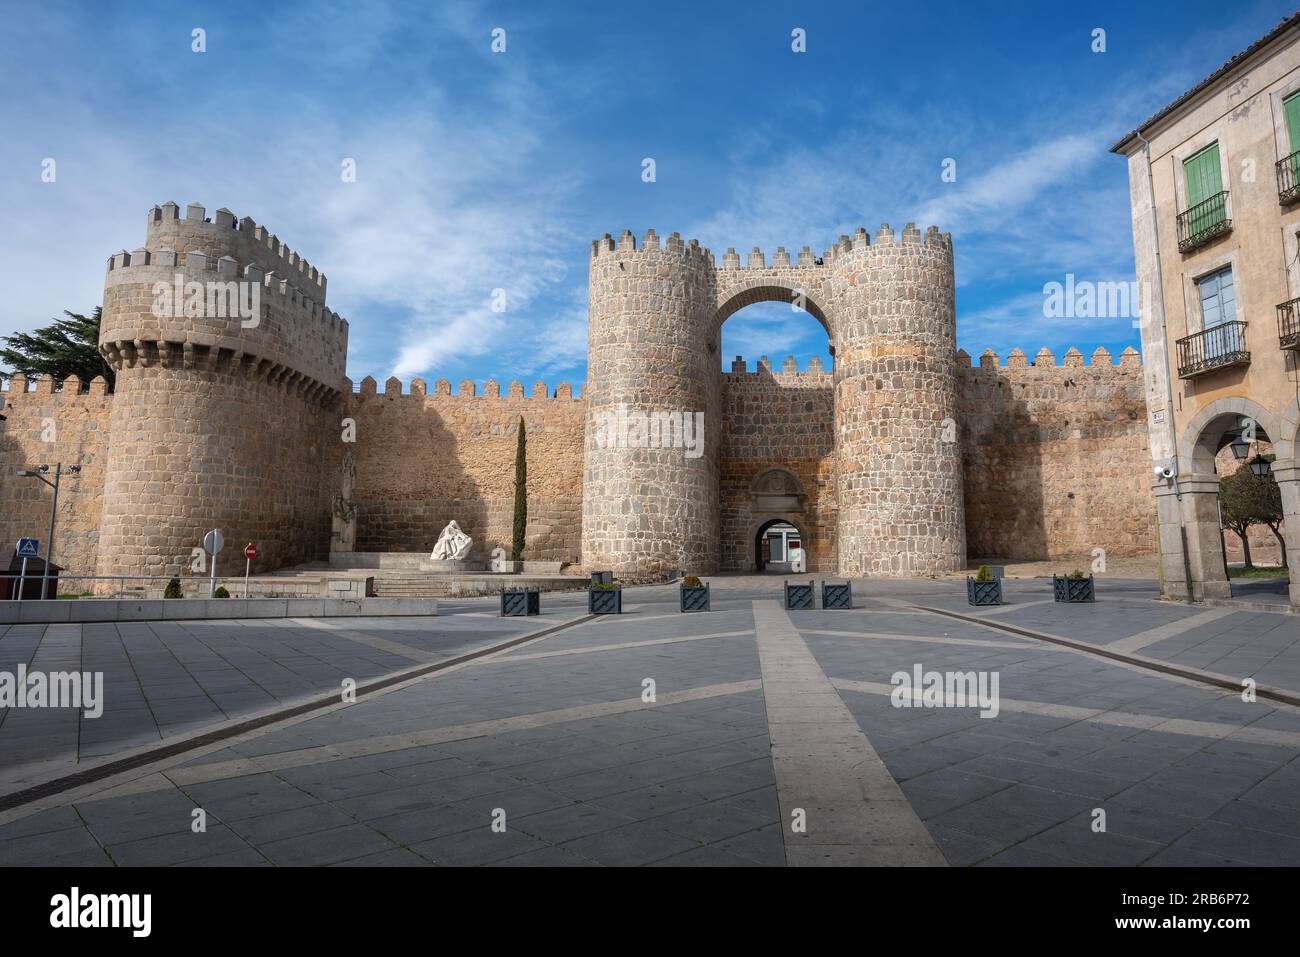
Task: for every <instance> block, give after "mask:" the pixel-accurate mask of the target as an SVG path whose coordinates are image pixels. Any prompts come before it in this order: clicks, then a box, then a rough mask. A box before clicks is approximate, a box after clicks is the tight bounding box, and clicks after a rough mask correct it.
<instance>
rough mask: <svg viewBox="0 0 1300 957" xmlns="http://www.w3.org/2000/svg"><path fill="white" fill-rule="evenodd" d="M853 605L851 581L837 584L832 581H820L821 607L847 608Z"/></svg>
mask: <svg viewBox="0 0 1300 957" xmlns="http://www.w3.org/2000/svg"><path fill="white" fill-rule="evenodd" d="M852 607H853V583H852V582H844V584H842V585H839V584H835V583H833V582H822V608H825V609H841V608H843V609H848V608H852Z"/></svg>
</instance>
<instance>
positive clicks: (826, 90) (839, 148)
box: [0, 0, 1293, 386]
mask: <svg viewBox="0 0 1300 957" xmlns="http://www.w3.org/2000/svg"><path fill="white" fill-rule="evenodd" d="M0 2H3V6H4V10H3V13H4V21H5V23H6V31H5V32H4V34H0V62H3V63H5V64H6V70H5V91H4V96H3V98H0V170H3V176H0V207H2V208H3V209H4V212H5V217H4V218H5V228H4V229H3V230H0V288H2V289H3V291H4V295H3V297H0V335H3V334H8V333H11V332H13V331H15V330H20V329H30V328H32V327H34V326H36V325H40V324H44V323H45V322H48V321H49V320H50V318H52V317H54V316H56V315H58V314H60V313H61V311H62V310H63V309H65V308H66V309H73V310H75V311H89V310H90V309H91V308H93V307H94V306H95V305H97V304H98V303H99V301H100V294H101V291H102V282H103V271H104V261H105V259H106V257H107V256H108V255H109V254H111V253H112V252H113V251H114V250H116V249H119V248H126V249H133V248H135V247H136V246H138V245H140V243H141V242H142V240H143V231H144V214H145V210H146V209H148V207H149V206H151V205H153V204H154V203H160V202H164V201H166V200H169V199H172V200H175V201H176V202H178V203H180V204H181V206H182V207H184V206H185V204H186V203H189V202H200V203H203V204H205V205H206V206H207V208H208V210H209V212H211V211H213V210H215V209H216V208H218V207H220V206H226V207H229V208H230V209H232V210H233V211H234V212H235V214H236V215H237V216H251V217H252V218H253V219H255V220H256V221H257V222H259V223H265V224H266V225H267V226H268V228H270V229H271V230H272V231H274V232H275V233H277V234H278V235H279V236H280V238H281V239H283V240H284V241H285V242H287V243H288V244H289V246H290V247H291V248H293V249H295V250H298V251H300V252H301V253H302V254H303V255H304V256H306V258H307V259H308V260H310V261H311V262H312V263H313V264H314V265H316V266H319V267H320V268H321V269H322V270H324V271H325V273H326V274H327V275H328V276H329V304H330V305H331V306H332V307H333V308H334V309H335V310H336V311H338V312H339V313H340V314H342V315H343V316H345V317H346V318H347V319H348V321H349V323H350V324H351V345H350V350H349V360H348V371H349V375H351V376H352V378H353V379H354V380H359V379H360V378H361V377H362V376H364V375H367V374H369V375H373V376H375V378H377V379H379V380H380V381H382V380H383V379H384V378H386V377H387V376H389V375H391V374H396V375H398V376H399V377H401V378H403V379H410V378H411V377H413V376H416V375H419V376H423V377H424V378H426V379H427V380H429V381H430V382H432V381H433V380H434V379H435V378H438V377H445V378H447V379H450V380H451V381H452V382H458V381H459V380H461V379H462V378H471V379H475V380H477V381H479V382H482V381H484V380H486V379H487V378H488V377H489V376H491V377H494V378H496V379H497V380H498V381H500V382H502V383H503V384H504V383H505V382H508V381H510V380H511V379H513V378H516V377H517V378H519V379H520V380H522V381H523V382H525V383H531V382H532V381H533V380H535V379H537V378H542V379H544V380H545V381H547V382H548V383H549V384H550V385H551V386H554V385H555V384H556V383H558V382H560V381H562V380H564V381H569V382H572V383H579V382H582V381H583V379H584V378H585V371H584V366H585V349H586V283H587V257H588V253H589V244H590V241H591V240H592V239H594V238H597V237H599V236H600V235H602V234H603V233H606V232H610V233H613V234H615V235H617V234H618V233H619V232H620V231H621V230H622V229H623V228H625V227H627V228H630V229H632V231H633V232H634V233H636V234H637V235H638V236H640V235H642V234H643V233H644V232H645V230H646V229H647V228H648V227H653V228H654V229H655V230H656V231H657V232H658V233H659V234H660V235H661V236H666V235H667V234H668V233H670V232H672V231H674V230H676V231H679V232H681V233H682V235H683V236H684V237H686V238H692V237H694V238H698V239H699V240H700V242H701V243H703V244H704V245H706V246H708V247H709V248H711V249H712V250H713V251H714V253H715V255H716V256H717V257H718V259H719V260H720V259H721V255H722V253H723V251H724V250H725V249H726V248H727V247H728V246H734V247H736V249H737V250H738V251H740V252H741V253H742V256H743V255H744V254H745V253H746V252H747V251H748V250H749V249H750V248H751V247H752V246H756V245H757V246H759V247H760V248H762V249H763V250H764V252H765V253H767V255H768V257H769V259H770V256H771V253H772V251H774V250H775V249H776V247H777V246H778V245H784V246H785V247H786V249H788V250H792V251H793V250H798V249H799V248H801V247H802V246H803V245H805V244H808V245H811V246H812V247H813V249H815V250H817V251H820V250H822V249H824V248H825V247H826V246H827V245H829V244H830V243H831V242H833V241H834V239H835V238H836V237H837V236H838V235H839V234H841V233H851V232H852V231H853V230H854V229H855V228H856V227H858V226H859V225H861V226H865V227H866V228H867V229H868V231H869V232H873V233H874V231H875V229H876V228H877V227H878V226H879V225H880V223H882V222H888V223H890V224H892V225H893V226H894V228H895V230H896V231H897V230H901V228H902V226H903V225H904V224H905V223H906V222H908V221H915V222H916V223H917V224H918V225H919V226H920V227H921V229H922V230H924V228H925V227H926V226H928V225H930V224H931V223H934V224H936V225H938V226H939V227H940V229H943V230H949V231H951V232H952V234H953V239H954V245H955V252H956V257H957V260H956V261H957V283H958V289H957V317H958V318H957V328H958V338H959V344H960V345H961V346H962V347H963V348H965V349H966V350H967V351H968V352H971V353H972V354H978V353H979V352H982V351H983V350H984V349H985V348H990V347H991V348H993V349H994V350H995V351H998V352H1000V353H1002V354H1003V355H1005V354H1006V353H1007V352H1009V351H1010V349H1011V348H1012V347H1014V346H1019V347H1020V348H1021V349H1023V350H1024V351H1025V352H1027V353H1029V354H1030V355H1032V354H1033V353H1034V352H1036V351H1037V350H1038V349H1039V348H1040V347H1042V346H1047V347H1048V348H1051V349H1053V350H1054V351H1056V353H1057V355H1058V356H1059V355H1060V354H1061V353H1062V352H1064V350H1065V349H1066V348H1068V347H1069V346H1071V345H1073V346H1077V347H1078V348H1080V349H1082V350H1083V351H1084V352H1085V353H1091V352H1092V350H1093V349H1095V348H1096V347H1097V346H1098V345H1103V346H1106V347H1107V348H1108V349H1110V350H1111V351H1112V352H1113V353H1118V352H1119V351H1120V350H1122V349H1123V348H1124V347H1125V346H1128V345H1135V344H1136V340H1137V331H1136V330H1135V329H1133V328H1132V324H1131V321H1130V320H1129V319H1124V318H1121V319H1110V320H1052V319H1046V318H1044V317H1043V310H1042V302H1043V294H1042V290H1043V285H1044V284H1045V283H1047V282H1051V281H1062V282H1063V281H1064V279H1065V276H1066V274H1067V273H1073V274H1074V275H1075V276H1076V277H1077V278H1078V279H1086V280H1091V281H1098V282H1100V281H1115V280H1128V279H1131V278H1132V274H1133V264H1132V237H1131V226H1130V216H1129V207H1128V184H1127V172H1126V167H1125V163H1124V161H1123V160H1122V159H1120V158H1119V157H1116V156H1113V155H1111V154H1110V153H1109V152H1108V151H1107V150H1108V147H1109V146H1110V144H1111V143H1113V142H1114V140H1115V139H1117V138H1118V137H1119V136H1120V135H1121V134H1123V133H1125V132H1127V131H1129V130H1131V129H1132V128H1133V127H1134V126H1135V125H1136V124H1137V123H1138V122H1139V121H1140V120H1141V119H1144V118H1145V117H1146V116H1148V115H1149V114H1151V113H1152V112H1154V111H1155V110H1156V109H1158V108H1159V107H1161V106H1163V105H1164V104H1165V103H1167V102H1168V101H1169V100H1171V99H1173V98H1174V97H1176V96H1177V95H1179V94H1180V93H1182V92H1183V91H1184V90H1186V89H1187V88H1188V87H1189V86H1191V85H1192V84H1194V83H1195V82H1196V81H1198V80H1199V79H1201V78H1202V77H1204V76H1205V75H1206V74H1208V73H1209V72H1211V71H1212V70H1213V69H1214V68H1216V67H1217V66H1219V65H1220V64H1221V63H1222V62H1223V61H1224V60H1225V59H1227V58H1228V57H1229V56H1231V55H1232V54H1234V53H1236V52H1238V51H1239V50H1241V49H1242V48H1244V47H1245V46H1247V45H1248V44H1249V43H1250V42H1251V41H1253V40H1254V39H1256V38H1257V37H1258V36H1260V35H1262V34H1263V33H1265V32H1266V31H1268V30H1269V29H1270V28H1272V27H1273V26H1274V25H1275V24H1276V23H1277V22H1278V21H1280V20H1281V19H1282V18H1283V17H1285V16H1287V15H1288V14H1290V13H1291V12H1293V9H1292V8H1289V7H1288V6H1287V5H1286V4H1284V3H1276V2H1258V0H1254V2H1252V0H1245V2H1237V3H1234V4H1223V3H1208V2H1205V3H1203V2H1197V0H1187V2H1179V3H1172V2H1170V3H1165V2H1144V3H1133V2H1131V0H1128V2H1123V3H1087V4H1084V3H1074V4H1063V3H1055V2H1037V3H1033V2H986V3H979V2H973V0H966V2H916V3H911V4H897V3H895V4H887V3H866V2H859V3H844V4H837V3H831V2H824V3H818V4H813V5H809V4H804V3H763V2H747V3H744V4H730V3H717V4H703V3H699V2H698V0H696V2H684V3H674V2H670V0H661V2H658V3H655V4H622V3H620V4H595V3H591V2H582V3H564V2H551V3H546V4H537V3H519V4H505V3H471V2H464V3H427V2H426V3H399V2H373V3H349V4H331V3H323V2H319V0H313V2H309V3H301V4H298V3H265V4H261V3H242V2H230V0H226V2H222V3H186V4H177V3H174V2H167V3H147V2H131V3H124V2H115V3H87V4H58V3H49V2H42V3H30V4H19V3H14V2H12V0H0ZM195 27H201V28H203V29H204V30H206V34H207V52H206V53H201V54H199V53H194V52H192V50H191V31H192V30H193V29H194V28H195ZM498 27H499V28H502V29H504V30H505V31H506V51H505V53H500V54H496V53H493V52H491V49H490V44H491V33H492V31H493V29H494V28H498ZM796 27H800V28H803V29H804V30H805V31H806V35H807V52H806V53H802V54H796V53H794V52H792V51H791V38H790V34H791V30H793V29H794V28H796ZM1097 27H1100V28H1103V29H1105V30H1106V52H1105V53H1093V52H1092V50H1091V45H1092V31H1093V29H1094V28H1097ZM47 157H50V158H54V159H55V160H56V162H57V164H58V166H57V172H58V176H57V180H56V182H54V183H42V182H41V177H40V173H41V162H42V160H43V159H45V158H47ZM646 157H652V158H653V159H654V160H655V163H656V172H657V179H656V182H654V183H645V182H643V181H642V178H641V169H642V160H643V159H644V158H646ZM349 158H350V159H353V160H355V161H356V170H357V176H356V181H355V182H352V183H345V182H343V178H342V176H341V175H340V169H341V164H342V162H343V161H344V160H345V159H349ZM946 158H952V159H954V160H956V164H957V166H956V168H957V179H956V181H955V182H943V181H942V180H941V177H940V173H941V169H942V164H943V161H944V160H945V159H946ZM497 288H501V289H505V290H506V295H507V300H506V302H507V309H506V311H505V312H494V311H493V310H492V308H491V296H492V290H493V289H497ZM738 353H739V354H742V355H744V356H745V357H746V358H747V359H749V360H750V362H751V363H752V362H753V361H754V360H755V359H756V358H757V357H758V356H759V355H760V354H767V355H769V356H771V357H772V359H773V361H774V362H779V360H780V358H781V357H783V356H785V355H787V354H794V355H795V356H796V358H797V360H798V362H799V364H800V368H803V367H804V366H805V365H806V363H807V361H808V359H809V357H810V356H812V355H814V354H819V355H821V357H822V359H823V362H826V363H827V364H829V360H828V358H827V357H826V336H825V333H824V332H823V331H822V329H821V327H820V326H818V325H817V324H816V322H815V321H814V320H812V319H811V318H810V317H808V316H806V315H804V316H799V315H796V314H793V313H792V312H791V311H790V309H789V307H788V306H784V305H778V304H763V305H757V306H752V307H750V308H749V309H746V310H743V311H742V312H740V313H738V314H737V315H736V316H735V317H734V318H732V319H731V320H729V321H728V323H727V324H726V326H725V327H724V329H723V349H722V354H723V357H724V359H725V360H726V364H728V365H729V362H730V358H731V356H734V355H736V354H738Z"/></svg>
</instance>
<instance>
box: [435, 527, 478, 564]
mask: <svg viewBox="0 0 1300 957" xmlns="http://www.w3.org/2000/svg"><path fill="white" fill-rule="evenodd" d="M473 544H474V539H472V538H470V537H469V536H468V535H466V534H465V533H464V532H462V531H461V530H460V526H459V525H457V524H456V520H455V519H452V520H451V521H450V522H448V523H447V527H446V528H444V529H443V530H442V534H441V535H439V536H438V542H437V544H435V545H434V546H433V554H432V555H430V556H429V557H430V558H432V559H434V560H435V561H457V562H458V561H461V560H463V559H465V558H468V557H469V549H470V546H471V545H473Z"/></svg>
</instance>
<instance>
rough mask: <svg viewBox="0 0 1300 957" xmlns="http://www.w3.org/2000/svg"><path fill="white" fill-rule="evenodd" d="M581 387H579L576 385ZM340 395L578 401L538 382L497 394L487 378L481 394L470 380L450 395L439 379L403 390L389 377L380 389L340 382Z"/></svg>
mask: <svg viewBox="0 0 1300 957" xmlns="http://www.w3.org/2000/svg"><path fill="white" fill-rule="evenodd" d="M579 388H581V384H579ZM343 392H344V394H345V395H352V396H356V397H359V398H361V399H369V398H378V397H381V396H382V397H383V398H385V399H417V400H421V401H422V400H424V399H426V398H432V399H439V398H449V399H450V398H455V399H506V400H524V401H534V400H536V401H541V402H550V401H556V400H560V401H566V402H569V401H574V400H580V399H581V396H580V395H579V394H578V390H577V389H574V387H573V386H572V385H570V384H569V383H568V382H561V383H560V384H559V385H557V386H556V387H555V389H554V390H552V389H551V388H550V387H549V386H547V384H546V383H545V382H543V381H541V380H540V379H539V380H538V381H536V382H534V383H533V384H532V386H531V388H530V389H529V391H528V392H527V393H526V394H525V391H524V384H523V383H522V382H520V381H519V380H518V379H515V380H513V381H512V382H511V383H510V384H509V385H507V386H506V391H505V394H504V395H502V393H501V385H500V383H498V382H497V380H496V379H488V380H487V382H486V383H485V384H484V386H483V391H482V392H479V391H478V385H477V384H476V383H475V382H474V381H473V380H472V379H462V380H461V382H460V385H459V387H458V388H457V391H455V392H452V388H451V383H450V382H449V381H448V380H446V379H439V380H438V381H437V382H435V383H434V384H433V391H432V392H430V391H429V386H428V383H427V382H426V381H425V380H424V379H421V378H414V379H412V380H411V383H410V387H409V388H407V387H406V386H405V385H404V384H403V383H402V380H401V379H399V378H397V377H396V376H389V378H388V379H386V380H385V381H384V388H383V390H382V391H380V389H379V383H378V381H377V380H376V379H375V378H374V377H373V376H366V377H365V378H364V379H362V380H361V381H360V382H359V383H353V381H352V380H351V379H346V378H345V379H344V380H343Z"/></svg>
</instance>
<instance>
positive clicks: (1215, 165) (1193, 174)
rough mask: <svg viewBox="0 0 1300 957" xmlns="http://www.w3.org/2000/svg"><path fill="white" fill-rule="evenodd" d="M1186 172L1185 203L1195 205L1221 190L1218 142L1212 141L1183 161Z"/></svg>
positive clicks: (1221, 179) (1221, 178)
mask: <svg viewBox="0 0 1300 957" xmlns="http://www.w3.org/2000/svg"><path fill="white" fill-rule="evenodd" d="M1183 169H1184V170H1185V171H1186V173H1187V205H1188V206H1189V207H1191V206H1195V205H1196V204H1197V203H1200V202H1204V201H1205V200H1207V199H1209V198H1210V197H1211V196H1214V195H1216V194H1217V193H1220V192H1222V191H1223V177H1222V175H1221V173H1220V170H1219V144H1218V143H1213V144H1211V145H1210V146H1207V147H1206V148H1205V149H1203V150H1201V151H1200V152H1199V153H1197V154H1196V155H1195V156H1193V157H1191V158H1190V159H1188V160H1185V161H1184V162H1183Z"/></svg>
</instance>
